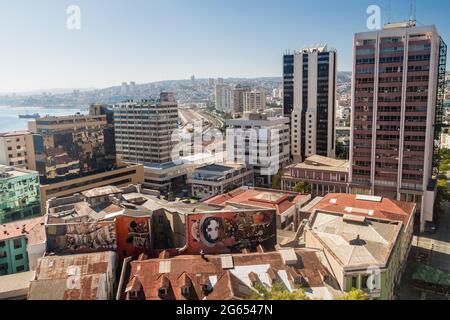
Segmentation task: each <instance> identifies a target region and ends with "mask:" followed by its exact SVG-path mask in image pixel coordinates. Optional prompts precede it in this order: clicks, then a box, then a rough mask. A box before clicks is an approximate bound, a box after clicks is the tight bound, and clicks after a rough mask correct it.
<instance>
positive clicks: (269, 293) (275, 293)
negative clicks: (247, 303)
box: [249, 282, 309, 300]
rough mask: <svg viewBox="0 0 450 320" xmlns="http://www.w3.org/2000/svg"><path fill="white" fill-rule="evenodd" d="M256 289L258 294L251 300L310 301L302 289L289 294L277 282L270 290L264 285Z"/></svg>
mask: <svg viewBox="0 0 450 320" xmlns="http://www.w3.org/2000/svg"><path fill="white" fill-rule="evenodd" d="M255 289H256V290H257V291H258V292H255V293H254V294H253V295H252V296H251V297H250V298H249V300H309V298H308V296H307V295H306V294H305V292H304V291H303V290H302V289H296V290H295V291H293V292H289V291H288V290H286V288H285V287H284V285H283V284H282V283H279V282H275V283H274V284H273V285H272V287H271V288H269V289H268V288H266V287H265V286H263V285H257V286H256V287H255Z"/></svg>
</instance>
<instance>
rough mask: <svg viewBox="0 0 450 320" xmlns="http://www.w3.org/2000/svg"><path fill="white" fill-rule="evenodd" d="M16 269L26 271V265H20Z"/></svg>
mask: <svg viewBox="0 0 450 320" xmlns="http://www.w3.org/2000/svg"><path fill="white" fill-rule="evenodd" d="M16 270H17V272H22V271H25V266H18V267H17V268H16Z"/></svg>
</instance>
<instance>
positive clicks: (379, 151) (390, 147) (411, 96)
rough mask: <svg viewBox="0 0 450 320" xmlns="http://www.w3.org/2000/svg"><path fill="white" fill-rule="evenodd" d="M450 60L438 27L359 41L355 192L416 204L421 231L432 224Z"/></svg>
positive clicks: (389, 28) (391, 31)
mask: <svg viewBox="0 0 450 320" xmlns="http://www.w3.org/2000/svg"><path fill="white" fill-rule="evenodd" d="M446 56H447V46H446V44H445V43H444V42H443V40H442V38H441V37H440V35H439V33H438V31H437V29H436V27H435V26H421V27H417V26H416V24H415V22H414V21H409V22H405V23H397V24H389V25H386V26H385V27H384V29H383V30H379V31H374V32H364V33H358V34H356V35H355V37H354V66H353V70H354V79H353V89H352V92H353V99H352V100H353V101H352V104H353V105H352V111H353V119H352V130H351V135H352V137H351V152H350V161H351V170H350V181H351V187H352V191H353V192H355V193H365V194H371V195H379V196H386V197H390V198H394V199H397V200H402V201H407V202H415V203H417V205H418V208H417V209H418V211H419V212H420V213H421V217H420V227H421V230H422V231H423V230H424V228H425V225H426V222H431V221H433V204H434V201H435V190H436V188H435V184H434V182H433V179H432V177H433V167H434V165H433V150H434V148H435V146H436V145H435V143H434V141H435V140H436V139H438V137H439V133H440V131H441V121H442V108H443V93H444V91H443V90H444V81H445V67H446Z"/></svg>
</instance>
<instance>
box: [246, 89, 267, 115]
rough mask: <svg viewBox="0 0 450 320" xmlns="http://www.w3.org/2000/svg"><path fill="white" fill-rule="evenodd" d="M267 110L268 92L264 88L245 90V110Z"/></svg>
mask: <svg viewBox="0 0 450 320" xmlns="http://www.w3.org/2000/svg"><path fill="white" fill-rule="evenodd" d="M265 110H266V92H265V91H264V89H259V90H252V91H250V92H244V112H261V113H262V112H264V111H265Z"/></svg>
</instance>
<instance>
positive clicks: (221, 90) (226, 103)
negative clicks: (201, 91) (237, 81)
mask: <svg viewBox="0 0 450 320" xmlns="http://www.w3.org/2000/svg"><path fill="white" fill-rule="evenodd" d="M215 99H216V110H217V111H221V112H225V113H230V112H231V111H232V108H231V105H232V89H231V86H230V85H227V84H223V83H222V84H216V88H215Z"/></svg>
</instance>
